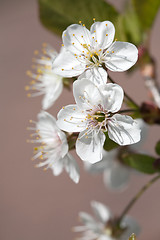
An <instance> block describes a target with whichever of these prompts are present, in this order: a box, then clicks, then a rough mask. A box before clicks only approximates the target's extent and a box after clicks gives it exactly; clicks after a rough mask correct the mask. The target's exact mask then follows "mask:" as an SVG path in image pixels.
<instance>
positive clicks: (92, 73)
mask: <svg viewBox="0 0 160 240" xmlns="http://www.w3.org/2000/svg"><path fill="white" fill-rule="evenodd" d="M83 78H85V79H88V80H90V81H91V82H93V83H94V84H95V85H100V84H105V83H107V72H106V71H105V70H104V69H103V68H101V67H99V68H98V67H95V68H90V69H88V70H86V71H85V72H84V73H82V74H81V75H80V76H79V77H78V80H81V79H83Z"/></svg>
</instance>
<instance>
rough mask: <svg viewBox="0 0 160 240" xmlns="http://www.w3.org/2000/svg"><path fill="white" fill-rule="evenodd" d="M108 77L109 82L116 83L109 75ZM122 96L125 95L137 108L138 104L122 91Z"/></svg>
mask: <svg viewBox="0 0 160 240" xmlns="http://www.w3.org/2000/svg"><path fill="white" fill-rule="evenodd" d="M108 79H109V80H110V82H112V83H116V82H115V81H114V80H113V79H112V78H111V77H109V76H108ZM116 84H117V83H116ZM124 96H125V97H126V99H127V100H128V101H130V102H131V103H133V104H134V105H135V107H136V108H139V106H138V104H137V103H136V102H135V101H134V100H133V99H132V98H131V97H130V96H129V95H128V94H127V93H126V92H124Z"/></svg>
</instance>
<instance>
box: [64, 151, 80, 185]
mask: <svg viewBox="0 0 160 240" xmlns="http://www.w3.org/2000/svg"><path fill="white" fill-rule="evenodd" d="M64 166H65V169H66V172H67V173H68V174H69V176H70V178H71V179H72V180H73V181H74V182H75V183H78V182H79V178H80V175H79V167H78V164H77V162H76V160H75V159H74V158H73V157H72V156H71V155H70V154H69V153H68V154H67V155H66V156H65V157H64Z"/></svg>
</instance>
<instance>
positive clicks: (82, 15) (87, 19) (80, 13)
mask: <svg viewBox="0 0 160 240" xmlns="http://www.w3.org/2000/svg"><path fill="white" fill-rule="evenodd" d="M39 12H40V20H41V22H42V23H43V24H44V25H45V26H46V27H47V28H48V29H49V30H51V31H52V32H55V33H57V34H59V35H61V34H62V32H63V31H64V30H65V29H66V28H67V27H68V26H69V25H70V24H73V23H78V22H79V21H82V22H83V23H84V24H85V25H86V27H88V28H89V27H90V26H91V24H92V23H93V18H96V21H104V20H110V21H112V22H113V23H114V22H115V20H116V18H117V16H118V12H117V11H116V10H115V8H114V7H113V6H111V5H110V4H109V3H107V2H106V1H104V0H80V1H79V0H39Z"/></svg>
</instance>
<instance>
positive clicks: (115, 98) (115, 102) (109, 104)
mask: <svg viewBox="0 0 160 240" xmlns="http://www.w3.org/2000/svg"><path fill="white" fill-rule="evenodd" d="M99 89H100V91H101V93H102V94H103V96H104V101H103V102H104V103H103V105H104V108H105V109H106V110H107V111H108V112H112V113H114V112H117V111H119V109H120V108H121V105H122V102H123V97H124V92H123V89H122V88H121V87H120V86H119V85H117V84H113V83H108V84H105V85H101V86H99Z"/></svg>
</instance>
